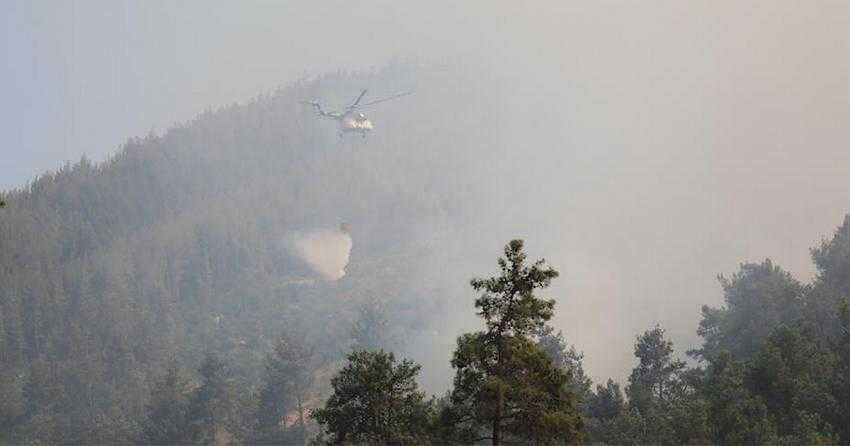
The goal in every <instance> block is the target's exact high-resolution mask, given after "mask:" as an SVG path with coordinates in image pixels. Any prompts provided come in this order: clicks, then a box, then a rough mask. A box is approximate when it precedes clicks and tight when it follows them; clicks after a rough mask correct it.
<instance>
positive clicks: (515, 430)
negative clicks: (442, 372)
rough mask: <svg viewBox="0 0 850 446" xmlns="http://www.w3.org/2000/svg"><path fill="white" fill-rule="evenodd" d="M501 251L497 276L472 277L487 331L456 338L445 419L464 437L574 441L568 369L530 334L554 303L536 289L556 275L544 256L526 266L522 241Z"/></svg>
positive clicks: (575, 416)
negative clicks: (449, 402)
mask: <svg viewBox="0 0 850 446" xmlns="http://www.w3.org/2000/svg"><path fill="white" fill-rule="evenodd" d="M504 252H505V257H504V258H499V260H498V264H499V267H500V270H501V274H500V275H499V276H497V277H493V278H489V279H474V280H472V287H473V288H474V289H475V290H476V291H481V292H482V294H481V296H480V297H479V298H478V299H476V301H475V306H476V308H478V310H479V313H478V314H479V316H481V317H482V318H483V319H484V323H485V327H486V330H484V331H480V332H475V333H469V334H465V335H463V336H461V337H460V338H458V341H457V349H456V350H455V354H454V357H453V358H452V367H454V368H455V370H456V375H455V379H454V390H453V391H452V395H451V407H450V409H448V411H449V415H448V416H447V418H449V419H451V420H452V422H453V423H454V424H455V426H456V429H457V435H458V438H459V439H460V440H461V441H465V442H476V441H479V440H482V439H489V440H491V442H492V443H493V444H494V445H498V444H500V443H501V442H503V441H505V442H508V441H531V442H534V443H547V444H548V443H553V442H555V443H557V442H574V441H577V440H578V439H579V438H580V432H581V429H582V421H581V416H580V415H579V413H578V409H577V408H576V398H575V395H574V393H573V391H572V383H571V381H570V374H569V373H568V372H567V371H565V370H563V369H561V368H559V367H558V366H557V365H556V364H554V363H553V362H552V360H551V359H550V357H549V356H548V355H547V353H546V351H544V350H543V349H542V348H541V347H540V346H538V344H537V343H536V342H534V341H533V340H532V338H531V336H532V335H533V334H534V333H537V332H539V330H541V329H542V327H543V324H544V323H545V322H546V321H547V320H549V318H551V316H552V309H553V307H554V301H552V300H545V299H540V298H538V297H536V296H535V294H534V291H535V290H537V289H541V288H546V287H548V286H549V284H550V282H551V281H552V279H553V278H555V277H557V276H558V273H557V272H556V271H555V270H553V269H552V268H548V267H546V266H545V264H544V262H543V261H542V260H540V261H537V262H535V263H533V264H532V265H531V266H527V265H526V264H525V259H526V254H525V253H524V252H523V243H522V241H521V240H513V241H511V242H510V243H509V244H508V245H507V246H506V247H505V251H504Z"/></svg>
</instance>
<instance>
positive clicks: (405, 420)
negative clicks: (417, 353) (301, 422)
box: [313, 350, 433, 445]
mask: <svg viewBox="0 0 850 446" xmlns="http://www.w3.org/2000/svg"><path fill="white" fill-rule="evenodd" d="M347 359H348V363H347V364H346V366H345V367H344V368H343V369H342V370H341V371H340V372H339V373H338V374H337V375H336V376H335V377H334V378H333V379H332V380H331V387H332V388H333V394H332V395H331V397H330V398H329V399H328V401H327V403H326V404H325V406H324V407H322V408H320V409H317V410H315V411H314V412H313V417H314V418H315V419H316V421H318V422H319V424H320V425H322V426H323V427H324V429H325V430H326V431H327V433H328V434H329V435H330V438H329V439H328V440H329V443H332V444H340V443H345V444H352V443H353V444H377V445H402V444H426V443H428V437H429V425H430V423H431V419H432V417H433V413H432V412H433V411H432V406H431V404H430V403H429V402H427V401H425V394H424V393H423V392H420V391H419V386H418V385H417V383H416V376H417V375H418V374H419V370H420V368H421V367H420V366H419V365H417V364H414V363H413V362H412V361H409V360H407V359H405V360H402V361H401V362H396V359H395V356H394V355H393V354H392V353H387V352H384V351H383V350H380V351H377V352H376V351H367V350H360V351H355V352H353V353H350V354H349V355H348V357H347Z"/></svg>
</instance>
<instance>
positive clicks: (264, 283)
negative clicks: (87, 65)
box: [0, 63, 850, 444]
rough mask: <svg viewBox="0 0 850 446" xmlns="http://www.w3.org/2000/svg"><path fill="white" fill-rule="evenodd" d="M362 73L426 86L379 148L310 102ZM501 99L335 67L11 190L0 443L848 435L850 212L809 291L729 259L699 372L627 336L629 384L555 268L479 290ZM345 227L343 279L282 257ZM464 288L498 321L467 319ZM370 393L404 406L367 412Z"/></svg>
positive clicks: (405, 68)
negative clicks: (598, 378)
mask: <svg viewBox="0 0 850 446" xmlns="http://www.w3.org/2000/svg"><path fill="white" fill-rule="evenodd" d="M362 88H368V89H369V90H370V92H371V91H374V92H375V94H376V96H382V95H385V94H392V93H395V92H398V91H406V90H410V89H413V90H415V94H413V95H411V96H407V97H404V98H402V99H399V100H398V101H393V102H388V103H386V104H382V105H381V106H380V107H376V108H375V109H373V110H370V112H369V115H370V118H372V119H373V120H374V121H375V123H376V130H375V132H373V133H372V134H370V135H369V136H368V137H367V138H365V139H361V138H360V137H359V136H356V137H354V138H351V137H350V136H349V137H346V138H342V139H341V138H339V137H338V136H337V132H336V128H335V126H334V123H332V122H327V121H323V120H320V119H317V118H316V117H315V116H314V115H313V113H312V110H311V109H310V108H308V107H305V106H304V105H302V104H301V103H300V102H301V101H304V100H312V99H316V98H320V99H321V100H322V101H324V102H327V103H330V104H338V105H339V106H343V105H345V104H348V103H349V102H350V101H351V100H352V99H353V98H354V97H355V96H356V94H357V93H358V92H359V91H360V90H361V89H362ZM498 90H499V83H498V82H496V81H494V80H493V79H490V78H488V76H487V75H486V73H481V72H480V71H478V70H474V69H467V70H465V69H463V68H461V69H459V68H458V67H454V68H447V67H445V66H429V67H422V66H417V65H414V64H408V63H393V64H391V65H390V66H388V67H386V68H383V69H381V70H373V71H370V72H363V73H344V72H338V73H332V74H327V75H324V76H321V77H318V78H315V79H310V80H303V81H299V82H296V83H294V84H292V85H290V86H287V87H285V88H282V89H279V90H277V91H274V92H272V93H268V94H264V95H262V96H260V97H257V98H255V99H254V100H252V101H250V102H247V103H245V104H238V105H231V106H227V107H224V108H221V109H218V110H208V111H205V112H204V113H202V114H201V115H199V116H198V117H197V118H195V119H194V120H192V121H191V122H187V123H184V124H179V125H176V126H174V127H173V128H171V129H168V130H167V131H165V132H163V133H162V134H155V133H151V134H150V135H148V136H146V137H144V138H134V139H131V140H129V141H127V142H126V143H125V144H124V145H122V147H121V148H120V150H119V151H118V152H117V153H116V154H115V155H114V156H113V157H111V158H110V159H109V160H107V161H104V162H101V163H93V162H91V161H88V160H86V159H83V160H81V161H80V162H78V163H75V164H73V165H71V164H68V165H66V166H65V167H62V168H61V169H59V170H58V171H56V172H53V173H47V174H44V175H42V176H40V177H38V178H36V179H34V180H33V181H32V182H31V183H29V184H27V185H26V186H25V187H23V188H21V189H18V190H13V191H10V192H8V193H6V194H4V196H3V197H2V201H3V202H4V203H5V206H4V207H3V208H2V209H0V444H4V443H11V444H24V443H32V442H41V443H43V444H59V443H74V444H130V443H152V444H162V443H217V444H224V443H246V444H278V443H284V444H305V443H306V442H308V441H310V439H314V440H315V441H316V442H324V441H328V442H343V443H344V442H350V443H385V444H397V443H410V444H427V443H433V444H448V443H474V442H481V441H484V440H487V441H492V442H494V443H498V442H500V441H502V442H505V443H511V442H535V443H557V442H571V443H574V442H590V443H605V444H682V443H691V442H699V443H708V442H710V443H723V444H727V443H728V444H733V443H734V444H741V443H746V444H761V443H774V444H775V443H789V444H802V443H806V444H811V443H847V442H848V441H850V390H848V389H850V331H848V330H850V328H848V326H850V310H848V307H847V303H846V299H847V298H848V296H850V216H848V217H847V218H846V219H845V221H844V222H843V224H842V225H841V226H840V227H839V228H838V229H837V231H836V232H835V234H834V235H833V236H832V237H831V238H828V239H824V240H823V242H822V244H821V245H820V246H817V247H815V248H813V250H812V256H813V260H814V263H815V265H816V267H817V270H818V275H817V277H816V278H815V279H814V280H813V281H812V283H807V284H804V283H800V282H799V281H797V280H796V279H795V278H793V277H792V276H791V275H790V274H789V273H787V272H786V271H784V270H783V269H782V268H781V267H779V266H777V265H775V264H773V263H772V262H771V261H770V260H766V261H764V262H761V263H745V264H742V265H741V268H740V271H739V272H737V273H735V274H733V275H731V276H729V277H723V276H721V278H720V284H721V289H722V292H723V296H724V299H725V304H724V305H723V306H722V307H719V308H714V307H709V306H706V307H703V309H702V315H701V317H702V318H701V321H700V323H699V328H698V333H699V335H700V336H701V338H702V340H703V343H702V345H701V346H700V347H699V348H697V349H694V350H693V351H690V352H689V354H690V355H691V356H692V357H693V358H694V360H695V363H694V364H693V366H689V365H688V364H687V363H685V362H684V361H682V360H681V358H676V357H675V355H674V350H673V346H672V343H671V342H670V341H669V340H667V339H666V338H665V331H664V329H663V328H661V327H654V328H652V327H649V330H647V331H646V332H644V333H642V334H640V335H639V336H637V338H636V342H635V360H636V362H637V366H636V367H635V368H634V370H633V371H632V373H631V375H630V376H629V378H628V383H626V384H625V385H624V386H623V389H622V390H621V386H620V384H619V383H616V382H614V381H612V380H608V382H607V383H605V384H600V385H597V386H593V385H592V383H591V380H590V379H589V378H588V377H587V376H586V375H585V373H584V370H583V366H582V361H583V360H584V359H588V360H590V361H592V360H593V358H584V357H583V355H582V354H581V353H580V352H578V351H576V349H575V348H572V347H570V346H569V344H568V343H567V340H566V339H564V337H563V334H562V333H559V332H556V331H555V330H554V329H553V328H552V327H551V326H550V325H548V321H549V320H550V318H551V317H552V312H553V311H554V312H558V311H569V304H568V303H567V304H563V303H560V304H559V306H558V307H557V308H555V307H554V301H551V300H545V299H538V298H537V297H536V296H534V295H533V293H532V291H533V290H534V289H535V288H546V287H548V286H549V282H550V281H551V280H553V279H555V278H557V277H558V273H557V272H556V271H554V270H552V269H544V268H543V266H542V265H543V263H542V262H541V263H534V264H532V266H530V267H529V268H528V269H523V268H520V267H519V266H517V267H516V268H513V269H512V268H511V267H509V266H506V265H509V264H508V263H504V260H502V262H503V263H500V265H501V269H502V274H503V276H502V279H504V280H502V279H498V278H493V279H477V280H475V281H473V283H472V284H473V287H474V290H471V289H469V288H468V286H467V284H468V283H469V279H470V278H471V277H478V276H479V275H480V270H481V268H490V267H491V263H492V260H491V259H489V258H487V259H484V258H482V257H481V254H480V252H481V246H487V247H489V248H496V247H497V245H495V244H494V239H495V238H497V237H500V236H501V234H502V232H503V231H502V229H504V227H501V228H499V230H495V229H494V230H492V231H482V228H484V227H489V226H486V225H489V224H492V225H493V226H494V227H495V226H498V224H499V223H498V222H496V221H491V220H490V219H488V217H491V216H492V215H493V214H492V212H494V210H499V209H507V208H508V207H510V203H502V202H498V203H494V201H496V200H494V199H493V198H492V194H491V191H492V189H499V188H500V190H502V191H504V190H507V189H511V188H512V187H513V185H512V184H511V181H510V180H511V178H512V175H513V174H514V173H515V172H516V171H519V170H520V169H521V168H520V167H518V166H512V165H505V164H500V162H502V161H503V160H504V159H505V158H504V157H502V156H500V155H502V154H503V153H502V152H501V151H502V150H504V147H503V146H502V143H501V142H500V134H499V127H500V126H499V124H500V123H502V122H503V121H502V120H503V119H504V117H503V116H502V115H500V104H499V102H498V97H499V95H498ZM513 159H516V155H514V156H513ZM517 194H518V195H517V196H521V195H522V194H521V193H517ZM508 195H509V196H513V195H511V194H508ZM342 223H346V224H347V225H346V226H345V227H346V234H350V238H349V237H348V236H346V237H345V243H346V246H345V255H346V256H347V255H348V251H349V250H350V254H351V257H350V263H349V264H348V267H347V270H346V271H345V274H344V275H342V272H341V271H338V270H339V268H338V267H335V269H334V270H333V271H331V274H324V275H323V274H320V273H317V271H316V270H315V268H311V264H310V262H309V261H305V259H304V258H300V257H299V256H298V255H296V253H297V250H293V249H291V244H292V240H293V239H294V238H295V239H298V237H303V236H304V234H321V233H324V232H333V231H336V228H338V227H339V226H340V224H342ZM349 228H350V229H349ZM323 231H324V232H323ZM311 240H312V239H311ZM504 242H505V240H501V241H500V243H504ZM540 242H541V243H544V244H545V241H540ZM302 245H303V243H302ZM302 245H299V246H302ZM471 246H474V247H476V249H475V250H469V249H468V248H470V247H471ZM544 246H545V245H544ZM522 247H523V245H522V242H521V241H513V242H511V243H510V244H509V245H508V246H506V248H505V249H506V250H505V253H506V257H507V258H508V260H509V261H510V265H520V266H522V265H523V261H524V260H525V253H524V252H522ZM538 267H539V268H538ZM329 276H330V279H329ZM331 279H338V280H331ZM511 280H513V281H514V282H510V281H511ZM512 284H518V285H517V286H518V287H519V288H516V289H515V288H512ZM475 297H479V300H478V301H475V302H476V305H477V306H478V308H479V310H480V311H479V313H478V314H479V315H481V316H482V318H483V319H484V322H485V324H486V327H487V330H485V331H478V332H472V333H467V334H465V335H462V336H461V337H460V338H457V337H458V336H460V335H461V334H462V332H469V331H470V329H468V327H471V326H477V325H474V324H478V322H476V321H475V314H476V310H474V309H473V308H472V304H473V301H474V298H475ZM505 302H508V303H509V304H508V305H507V306H505V304H504V303H505ZM516 302H519V303H516ZM515 303H516V305H518V308H521V309H522V310H523V311H518V312H514V311H513V310H512V308H514V307H513V305H514V304H515ZM698 316H699V315H696V314H695V315H693V317H694V318H696V317H698ZM504 321H508V322H504ZM571 328H572V327H570V328H569V329H571ZM569 329H568V330H567V331H569ZM456 338H457V345H456V347H457V349H456V350H455V353H454V356H452V355H451V354H450V353H449V352H450V351H451V350H452V349H454V348H455V345H454V344H453V343H452V342H453V341H454V340H455V339H456ZM446 339H449V341H448V343H446ZM389 352H393V353H389ZM511 352H513V353H511ZM396 356H398V360H397V359H396ZM401 356H405V357H412V358H413V359H414V360H416V361H418V362H422V363H425V366H426V367H428V366H429V364H428V362H435V363H440V364H442V365H441V366H440V367H442V368H444V369H448V368H449V366H450V365H451V367H453V368H455V369H456V374H455V380H454V383H453V389H451V390H449V392H448V393H447V394H446V396H444V397H442V398H431V399H428V398H427V397H426V396H425V393H424V392H422V391H420V390H419V388H418V384H417V381H416V380H417V379H418V374H419V371H420V366H419V365H418V364H416V363H415V361H410V360H408V359H402V358H401ZM494 358H497V359H494ZM494 364H495V365H494ZM488 367H492V368H488ZM526 372H528V373H526ZM368 379H372V380H373V381H368ZM364 380H367V381H368V382H363V381H364ZM397 382H400V383H402V385H400V386H398V387H394V384H393V383H397ZM387 383H389V384H387ZM435 383H436V384H435ZM440 383H442V384H445V380H442V381H440V380H433V382H430V383H427V384H429V385H427V386H424V387H426V388H434V387H439V386H440ZM493 383H496V384H493ZM382 386H386V387H387V388H388V390H386V391H385V387H382ZM488 386H494V387H492V388H491V387H488ZM444 387H445V385H443V388H441V389H439V390H440V391H441V392H442V391H444V390H446V389H445V388H444ZM364 388H366V389H368V390H369V393H368V396H369V398H368V399H369V402H367V403H364V404H366V405H367V406H368V404H371V403H370V402H374V401H382V402H385V403H387V404H389V406H391V407H392V408H394V409H385V408H384V409H381V410H384V411H385V412H380V413H385V414H386V415H387V417H386V419H388V420H391V421H392V423H395V424H393V425H392V426H391V427H386V426H383V427H382V425H380V423H378V424H370V425H368V426H367V425H355V424H356V423H354V422H353V421H352V419H351V417H352V414H351V410H350V407H351V404H353V403H351V399H352V398H358V397H362V396H363V395H358V394H357V389H364ZM494 389H495V390H494ZM624 391H625V392H624ZM529 395H538V396H539V395H543V396H540V397H530V396H529ZM389 406H388V407H389ZM358 407H359V406H358ZM396 409H397V410H396ZM503 409H504V410H503ZM376 410H377V409H376ZM370 413H371V412H370ZM376 413H377V412H376ZM523 417H524V418H523Z"/></svg>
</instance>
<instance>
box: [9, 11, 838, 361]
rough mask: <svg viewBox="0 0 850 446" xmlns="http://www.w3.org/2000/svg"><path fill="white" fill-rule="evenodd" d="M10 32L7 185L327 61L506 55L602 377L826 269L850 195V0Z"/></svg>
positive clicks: (83, 18)
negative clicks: (642, 344) (640, 333)
mask: <svg viewBox="0 0 850 446" xmlns="http://www.w3.org/2000/svg"><path fill="white" fill-rule="evenodd" d="M531 5H533V6H531ZM0 35H2V41H0V64H2V67H0V98H1V99H2V100H0V189H3V188H12V187H18V186H21V185H23V184H24V183H25V182H26V181H27V180H28V179H30V178H32V177H33V176H34V175H36V174H39V173H41V172H43V171H45V170H48V169H54V168H56V167H58V166H59V165H61V164H62V163H63V162H65V161H68V160H71V161H73V160H77V159H78V158H79V157H80V156H81V155H83V154H86V155H87V156H89V157H91V158H94V159H102V158H103V157H104V156H106V155H107V154H109V153H111V152H113V151H114V150H115V149H116V147H117V146H118V145H119V144H120V143H121V142H123V141H124V140H125V139H126V138H127V137H130V136H139V135H144V134H145V133H147V132H148V131H149V130H151V129H154V130H156V131H162V130H164V129H165V128H167V127H168V126H169V125H170V124H171V123H173V122H175V121H181V120H187V119H190V118H192V117H193V116H194V115H195V114H196V113H198V112H199V111H201V110H202V109H204V108H205V107H208V106H213V107H215V106H220V105H225V104H228V103H231V102H235V101H244V100H246V99H249V98H251V97H252V96H255V95H257V94H259V93H261V92H263V91H269V90H272V89H274V88H275V87H277V86H281V85H285V84H287V83H288V82H290V81H292V80H295V79H298V78H301V77H303V76H306V75H313V74H319V73H322V72H325V71H328V70H337V69H345V70H352V69H362V68H368V67H370V66H380V65H382V64H383V63H385V62H386V61H387V60H389V59H390V58H392V57H396V56H397V57H413V58H416V59H418V60H419V61H421V62H424V63H429V62H442V61H445V60H455V61H457V60H464V59H466V58H469V59H475V60H480V61H486V63H487V64H488V65H489V66H491V67H492V69H493V70H494V76H496V77H498V79H499V82H501V83H502V85H503V90H504V91H507V92H510V93H509V94H507V95H506V96H505V97H504V99H503V101H502V103H503V104H504V107H505V109H506V111H503V112H504V113H503V116H512V117H516V120H515V121H511V122H506V123H503V124H504V125H507V126H510V127H511V129H510V131H505V139H506V140H505V145H506V146H509V147H515V148H516V151H515V152H514V153H509V154H507V155H506V156H507V157H508V158H509V159H515V160H517V161H524V160H529V165H530V167H529V168H530V169H534V170H535V172H536V173H537V174H539V175H538V176H539V178H541V181H540V183H539V185H538V187H539V188H540V190H541V191H543V190H546V191H550V192H551V191H554V192H555V199H554V200H553V201H552V202H551V203H550V204H549V205H550V206H551V209H550V210H549V211H547V212H546V213H545V217H546V218H542V217H541V218H539V219H536V220H533V221H531V222H529V226H528V227H523V228H516V229H517V232H519V233H520V234H518V235H522V233H525V234H528V235H529V236H533V237H534V239H531V237H529V238H530V240H529V245H530V248H532V249H533V250H534V252H538V253H541V254H543V255H546V256H547V258H549V259H550V261H552V263H553V264H555V265H556V266H559V269H561V270H562V272H564V273H565V274H564V278H563V279H561V282H560V283H559V284H558V286H557V287H556V289H555V290H553V292H554V293H556V294H557V295H558V296H559V300H562V302H563V304H562V305H563V306H562V308H563V311H562V312H559V314H558V316H557V320H556V322H557V323H558V324H560V325H561V326H562V328H564V329H565V330H566V331H567V334H568V336H569V337H570V339H571V340H572V341H574V342H576V343H577V344H578V346H579V347H580V348H583V349H585V350H588V352H589V353H592V355H591V354H589V360H588V362H589V363H590V364H589V365H588V368H589V369H590V371H591V373H592V374H593V375H594V376H595V377H597V378H601V377H603V376H605V375H607V374H618V375H621V376H622V368H621V367H620V364H618V363H617V361H622V358H623V357H624V355H626V356H628V355H630V354H631V344H632V339H633V337H634V334H635V333H636V329H637V327H643V328H649V327H651V326H652V325H654V324H655V323H656V322H661V323H663V324H664V325H665V326H666V327H668V328H669V331H670V333H671V335H672V336H673V337H674V339H675V340H677V341H678V342H680V343H688V342H691V343H692V342H695V340H696V338H695V335H694V330H695V327H696V318H697V315H698V311H699V305H700V304H701V303H717V302H719V299H720V292H719V287H718V286H717V285H716V281H715V275H716V274H718V273H731V272H733V271H734V270H735V269H736V267H737V264H738V263H739V262H741V261H746V260H754V261H758V260H761V259H763V258H765V257H771V258H773V259H774V260H775V261H776V262H777V263H779V264H781V265H783V266H785V267H787V268H788V269H790V270H791V271H792V272H794V273H795V275H797V276H798V277H799V278H801V279H804V280H807V279H809V278H810V277H811V274H812V267H811V265H810V261H809V257H808V248H809V247H811V246H813V245H814V244H815V243H816V242H817V241H818V240H819V239H820V237H822V236H825V235H828V234H829V233H831V232H832V230H833V229H834V227H836V226H837V225H838V224H839V223H840V222H841V218H842V216H843V215H844V213H846V212H848V211H850V125H848V123H850V85H848V83H850V2H847V1H837V2H828V1H817V2H799V1H793V2H792V1H789V2H782V1H771V2H766V1H765V2H740V1H735V2H732V1H730V2H721V1H705V2H698V1H688V2H682V1H669V2H667V1H653V2H637V1H635V2H600V1H594V2H583V3H578V2H565V1H552V2H529V3H527V4H522V5H520V4H519V2H491V1H486V2H485V1H480V2H434V1H429V2H400V1H369V2H351V1H344V2H343V1H327V0H326V1H320V2H297V3H296V2H288V1H254V2H250V1H239V2H235V1H230V2H215V1H209V0H206V1H179V2H176V1H174V2H172V1H161V2H158V1H52V2H43V1H31V0H22V1H15V0H11V1H10V0H6V1H4V2H2V3H0ZM542 146H545V149H539V150H530V148H533V147H536V148H540V147H542ZM537 204H539V203H536V202H535V203H529V204H528V206H529V209H523V208H522V206H521V205H519V208H517V209H514V210H513V212H517V213H520V212H523V211H524V210H531V206H533V205H534V206H536V205H537ZM561 296H563V298H562V297H561ZM681 347H682V349H684V348H687V347H688V346H687V345H681ZM590 356H592V357H590ZM618 358H619V359H618Z"/></svg>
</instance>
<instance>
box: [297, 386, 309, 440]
mask: <svg viewBox="0 0 850 446" xmlns="http://www.w3.org/2000/svg"><path fill="white" fill-rule="evenodd" d="M298 423H299V424H301V444H302V445H305V444H307V428H306V427H305V426H304V406H303V405H302V404H301V397H300V396H299V397H298Z"/></svg>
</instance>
